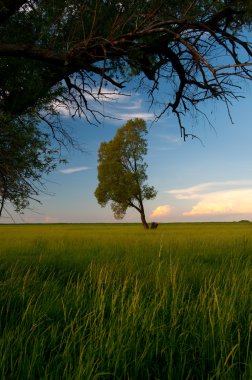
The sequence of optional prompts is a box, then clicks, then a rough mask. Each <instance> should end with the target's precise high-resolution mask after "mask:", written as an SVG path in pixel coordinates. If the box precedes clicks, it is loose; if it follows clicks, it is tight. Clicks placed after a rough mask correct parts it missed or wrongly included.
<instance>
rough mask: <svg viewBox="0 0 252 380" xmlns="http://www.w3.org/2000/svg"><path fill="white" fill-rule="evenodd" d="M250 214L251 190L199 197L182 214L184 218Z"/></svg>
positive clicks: (251, 208)
mask: <svg viewBox="0 0 252 380" xmlns="http://www.w3.org/2000/svg"><path fill="white" fill-rule="evenodd" d="M220 214H252V189H237V190H223V191H217V192H212V193H208V194H204V195H201V200H200V201H199V202H198V203H197V204H196V205H194V206H193V207H192V209H191V211H189V212H184V213H183V215H185V216H192V215H220Z"/></svg>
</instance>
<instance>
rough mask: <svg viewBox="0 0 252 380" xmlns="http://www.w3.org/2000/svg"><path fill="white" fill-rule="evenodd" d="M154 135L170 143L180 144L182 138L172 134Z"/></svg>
mask: <svg viewBox="0 0 252 380" xmlns="http://www.w3.org/2000/svg"><path fill="white" fill-rule="evenodd" d="M155 137H157V138H160V139H161V140H162V141H165V142H168V143H172V144H182V142H183V140H182V138H181V137H180V136H179V135H175V134H174V135H172V134H167V135H165V134H163V135H162V134H157V135H156V136H155Z"/></svg>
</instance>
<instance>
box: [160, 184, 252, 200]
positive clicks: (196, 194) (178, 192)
mask: <svg viewBox="0 0 252 380" xmlns="http://www.w3.org/2000/svg"><path fill="white" fill-rule="evenodd" d="M249 186H252V180H241V181H222V182H205V183H200V184H198V185H195V186H191V187H186V188H182V189H173V190H168V191H167V193H168V194H172V195H174V196H175V197H176V198H177V199H197V198H200V197H201V196H202V195H203V194H204V193H206V192H209V190H211V189H212V191H214V190H215V189H217V188H220V187H223V188H230V187H236V188H237V187H239V188H240V187H249Z"/></svg>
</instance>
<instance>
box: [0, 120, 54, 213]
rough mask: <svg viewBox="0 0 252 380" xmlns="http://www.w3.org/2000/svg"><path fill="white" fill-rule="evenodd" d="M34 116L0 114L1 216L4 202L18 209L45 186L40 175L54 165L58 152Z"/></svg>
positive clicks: (27, 204) (35, 197) (24, 205)
mask: <svg viewBox="0 0 252 380" xmlns="http://www.w3.org/2000/svg"><path fill="white" fill-rule="evenodd" d="M37 122H38V120H37V119H36V118H35V117H31V115H30V116H29V117H18V118H16V119H14V120H13V119H11V117H6V115H3V114H0V216H1V214H2V211H3V210H4V208H5V206H6V203H9V204H11V205H12V206H13V208H14V209H15V211H17V212H20V211H22V210H23V209H24V208H26V207H28V206H29V204H30V200H37V196H38V194H39V192H40V191H41V190H43V188H44V184H43V175H44V174H48V173H49V172H50V171H52V170H53V169H54V168H55V166H56V159H58V152H57V151H56V150H54V149H51V148H50V141H49V137H48V135H47V134H45V133H43V132H41V131H40V130H39V129H38V128H37Z"/></svg>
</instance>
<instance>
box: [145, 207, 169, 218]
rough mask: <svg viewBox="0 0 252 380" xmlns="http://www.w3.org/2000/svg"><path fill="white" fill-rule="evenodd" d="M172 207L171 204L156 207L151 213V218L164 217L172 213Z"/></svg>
mask: <svg viewBox="0 0 252 380" xmlns="http://www.w3.org/2000/svg"><path fill="white" fill-rule="evenodd" d="M171 211H172V208H171V206H169V205H161V206H158V207H156V208H155V210H153V211H152V213H151V214H150V217H151V218H163V217H166V216H167V215H169V214H171Z"/></svg>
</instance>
